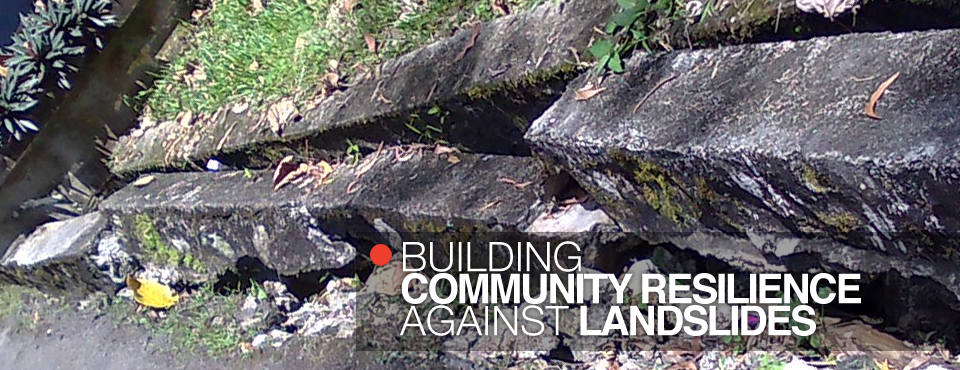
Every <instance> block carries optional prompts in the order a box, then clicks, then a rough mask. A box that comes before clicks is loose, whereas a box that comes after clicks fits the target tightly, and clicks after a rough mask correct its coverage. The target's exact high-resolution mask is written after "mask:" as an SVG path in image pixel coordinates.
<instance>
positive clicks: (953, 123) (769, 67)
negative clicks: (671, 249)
mask: <svg viewBox="0 0 960 370" xmlns="http://www.w3.org/2000/svg"><path fill="white" fill-rule="evenodd" d="M958 41H960V31H957V30H947V31H930V32H913V33H901V34H890V33H881V34H855V35H847V36H840V37H831V38H819V39H812V40H809V41H801V42H781V43H764V44H754V45H742V46H734V47H728V48H723V49H716V50H692V51H680V52H675V53H667V54H661V55H657V56H652V57H647V56H641V57H636V58H633V59H631V60H629V61H628V63H627V66H628V67H627V73H625V74H623V75H619V76H613V77H610V78H608V79H607V80H606V81H605V82H604V83H603V86H604V87H606V88H607V90H606V91H604V92H603V93H601V94H599V95H597V96H596V97H594V98H592V99H590V100H586V101H577V100H575V99H574V94H575V91H574V90H575V89H576V88H579V87H580V86H583V85H584V83H585V82H586V79H587V78H588V77H583V78H581V79H580V80H578V81H574V82H573V83H572V84H571V87H570V88H569V89H568V91H567V93H566V94H565V95H564V96H563V97H562V98H561V99H560V101H559V102H558V103H557V104H555V105H554V106H552V107H551V108H550V109H549V110H548V111H547V112H546V113H545V114H544V115H543V116H542V117H540V118H539V119H538V120H537V121H535V122H534V124H533V126H532V128H531V130H530V131H529V132H528V133H527V136H526V138H527V140H528V141H529V142H530V143H531V145H532V146H533V147H534V150H535V151H536V152H537V153H538V154H540V155H541V156H542V157H544V158H546V159H547V160H548V161H550V162H552V163H554V164H556V165H558V166H560V167H562V168H563V169H565V170H567V171H569V172H570V174H572V175H573V176H574V177H575V178H576V179H577V180H578V181H579V182H580V184H581V185H583V186H584V187H585V188H586V189H587V190H588V191H589V192H591V193H592V194H593V195H595V196H596V197H597V199H598V200H599V202H600V203H601V204H603V206H604V209H605V210H606V211H607V212H608V213H609V214H610V216H611V217H613V218H614V219H615V220H616V221H617V222H618V223H620V224H621V225H622V226H623V227H624V228H625V229H626V230H628V231H635V232H639V233H643V234H644V235H645V237H646V238H647V239H648V240H651V241H653V242H673V243H675V244H677V245H679V246H682V247H685V248H689V249H694V250H698V251H700V252H701V253H704V254H707V255H711V256H714V257H717V258H720V259H722V260H725V261H732V262H733V263H734V265H740V266H741V267H743V268H747V269H750V270H761V271H778V270H782V269H787V268H791V266H792V268H794V269H798V268H802V269H806V268H814V267H819V266H820V265H830V266H834V267H839V268H847V269H853V270H858V271H867V272H881V271H889V270H895V271H898V272H899V273H900V274H902V275H904V276H920V277H925V278H928V279H932V280H935V281H937V282H938V283H939V284H940V285H942V286H944V287H947V288H948V289H949V290H950V291H951V292H952V293H953V294H951V295H956V296H960V288H957V287H958V285H957V284H956V281H957V273H956V271H957V269H956V266H958V263H960V254H958V253H957V252H956V248H957V246H958V239H957V238H956V235H955V230H957V229H958V227H960V217H958V214H957V211H956V210H957V209H958V207H957V188H958V183H960V176H958V168H960V165H958V163H960V162H958V158H960V151H958V150H957V148H958V147H960V145H958V144H960V143H958V142H957V141H958V140H960V139H958V138H960V135H958V133H957V129H956V127H958V125H957V124H958V118H957V117H956V115H955V114H954V111H955V108H954V107H956V106H958V105H960V94H958V93H960V83H958V82H957V81H958V79H957V75H956V74H955V73H954V71H955V70H956V68H953V67H952V66H957V65H960V49H958V48H957V47H956V46H955V45H958ZM895 73H900V76H899V78H898V79H897V80H896V81H895V82H894V83H893V84H892V85H891V86H890V88H889V90H888V91H887V92H886V94H884V96H883V98H882V99H881V100H880V102H879V104H878V106H877V111H878V112H879V115H880V116H881V117H882V119H871V118H868V117H866V116H865V115H864V105H865V104H866V103H867V102H868V101H869V96H870V95H871V94H872V93H873V92H874V91H875V90H876V89H877V87H878V85H879V84H880V83H881V82H882V81H884V80H885V79H887V78H888V77H890V76H891V75H893V74H895ZM645 96H648V99H647V100H646V101H644V100H643V99H644V97H645ZM640 103H642V105H641V104H640ZM750 234H753V235H754V237H752V238H751V237H750ZM797 238H800V239H801V240H800V241H799V242H798V243H793V239H797ZM781 239H783V240H781ZM794 244H796V245H794ZM801 266H804V267H801ZM945 299H948V301H954V302H955V301H956V297H946V298H945Z"/></svg>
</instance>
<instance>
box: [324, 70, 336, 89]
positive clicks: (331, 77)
mask: <svg viewBox="0 0 960 370" xmlns="http://www.w3.org/2000/svg"><path fill="white" fill-rule="evenodd" d="M323 80H324V81H326V82H327V84H328V85H330V86H331V87H334V88H336V87H340V75H338V74H336V73H333V72H330V73H327V74H325V75H324V76H323Z"/></svg>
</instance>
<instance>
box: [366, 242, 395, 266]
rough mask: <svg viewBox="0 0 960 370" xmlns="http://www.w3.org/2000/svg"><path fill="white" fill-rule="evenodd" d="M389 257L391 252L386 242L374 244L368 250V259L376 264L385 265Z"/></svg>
mask: <svg viewBox="0 0 960 370" xmlns="http://www.w3.org/2000/svg"><path fill="white" fill-rule="evenodd" d="M391 257H393V252H392V251H391V250H390V247H388V246H387V245H386V244H377V245H374V246H373V249H371V250H370V260H372V261H373V264H375V265H377V266H383V265H386V264H387V262H390V258H391Z"/></svg>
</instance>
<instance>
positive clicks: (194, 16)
mask: <svg viewBox="0 0 960 370" xmlns="http://www.w3.org/2000/svg"><path fill="white" fill-rule="evenodd" d="M205 14H207V12H206V11H205V10H203V9H196V10H194V11H193V12H191V13H190V18H192V19H193V20H194V21H199V20H200V18H203V16H204V15H205Z"/></svg>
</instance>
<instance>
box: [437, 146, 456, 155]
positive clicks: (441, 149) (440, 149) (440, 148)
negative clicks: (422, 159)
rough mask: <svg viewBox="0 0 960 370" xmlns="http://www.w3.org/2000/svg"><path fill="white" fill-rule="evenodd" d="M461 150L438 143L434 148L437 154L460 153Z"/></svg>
mask: <svg viewBox="0 0 960 370" xmlns="http://www.w3.org/2000/svg"><path fill="white" fill-rule="evenodd" d="M459 152H460V150H459V149H457V148H451V147H449V146H444V145H437V148H436V149H434V150H433V153H434V154H436V155H441V154H450V153H459Z"/></svg>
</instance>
